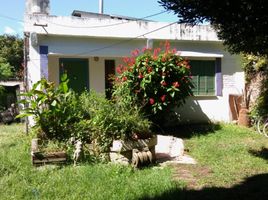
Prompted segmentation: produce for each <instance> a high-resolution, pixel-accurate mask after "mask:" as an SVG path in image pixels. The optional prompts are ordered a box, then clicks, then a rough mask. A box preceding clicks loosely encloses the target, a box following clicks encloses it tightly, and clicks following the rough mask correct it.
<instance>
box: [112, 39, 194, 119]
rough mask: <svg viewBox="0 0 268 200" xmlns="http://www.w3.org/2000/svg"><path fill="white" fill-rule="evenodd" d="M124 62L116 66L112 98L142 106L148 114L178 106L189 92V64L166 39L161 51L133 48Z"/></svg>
mask: <svg viewBox="0 0 268 200" xmlns="http://www.w3.org/2000/svg"><path fill="white" fill-rule="evenodd" d="M124 63H125V64H124V65H121V66H119V67H118V68H117V73H118V76H117V77H116V79H115V88H114V93H113V97H114V99H119V101H121V102H126V103H129V102H132V103H133V104H135V105H138V106H139V107H142V110H143V111H144V112H145V113H146V114H147V115H148V116H150V115H161V113H163V111H166V109H168V108H169V107H170V106H175V105H176V106H180V105H182V104H183V103H184V102H185V99H186V98H187V97H188V96H191V95H192V90H191V89H192V88H193V84H192V83H191V72H190V66H189V64H188V62H187V60H185V59H184V58H182V57H181V56H179V55H176V50H175V49H173V50H172V49H170V45H169V43H168V42H166V44H165V49H164V50H162V49H161V48H156V49H154V50H151V49H143V51H142V53H141V54H140V51H139V50H135V51H134V52H133V53H132V57H129V58H124ZM117 101H118V100H117Z"/></svg>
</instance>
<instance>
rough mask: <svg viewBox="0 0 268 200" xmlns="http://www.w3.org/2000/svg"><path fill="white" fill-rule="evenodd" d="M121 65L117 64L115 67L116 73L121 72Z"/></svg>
mask: <svg viewBox="0 0 268 200" xmlns="http://www.w3.org/2000/svg"><path fill="white" fill-rule="evenodd" d="M122 67H123V66H122V65H119V66H118V67H117V68H116V72H117V73H118V74H121V73H122Z"/></svg>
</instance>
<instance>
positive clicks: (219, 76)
mask: <svg viewBox="0 0 268 200" xmlns="http://www.w3.org/2000/svg"><path fill="white" fill-rule="evenodd" d="M215 68H216V70H215V71H216V95H217V96H222V84H223V83H222V72H221V58H216V63H215Z"/></svg>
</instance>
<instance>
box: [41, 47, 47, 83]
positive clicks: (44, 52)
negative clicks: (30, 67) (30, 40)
mask: <svg viewBox="0 0 268 200" xmlns="http://www.w3.org/2000/svg"><path fill="white" fill-rule="evenodd" d="M39 54H40V70H41V77H43V78H46V79H48V46H40V47H39Z"/></svg>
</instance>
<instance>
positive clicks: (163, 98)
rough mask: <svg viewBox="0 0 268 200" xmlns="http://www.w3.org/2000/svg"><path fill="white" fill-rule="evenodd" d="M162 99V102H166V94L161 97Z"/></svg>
mask: <svg viewBox="0 0 268 200" xmlns="http://www.w3.org/2000/svg"><path fill="white" fill-rule="evenodd" d="M160 99H161V101H162V102H164V101H165V100H166V95H165V94H164V95H162V96H161V97H160Z"/></svg>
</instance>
